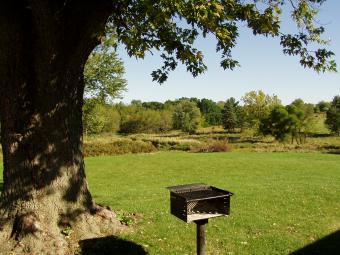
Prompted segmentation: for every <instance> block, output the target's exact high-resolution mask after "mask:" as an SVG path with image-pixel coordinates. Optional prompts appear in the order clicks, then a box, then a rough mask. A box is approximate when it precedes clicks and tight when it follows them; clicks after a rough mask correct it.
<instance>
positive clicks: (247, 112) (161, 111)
mask: <svg viewBox="0 0 340 255" xmlns="http://www.w3.org/2000/svg"><path fill="white" fill-rule="evenodd" d="M316 115H324V116H325V123H326V125H327V127H328V128H329V130H330V131H331V132H332V133H334V134H336V135H339V134H340V96H335V97H334V99H333V101H332V102H325V101H321V102H319V103H318V104H315V105H314V104H309V103H305V102H304V101H303V100H302V99H296V100H294V101H293V102H292V103H291V104H289V105H285V106H284V105H282V103H281V100H280V99H279V98H278V97H277V96H276V95H268V94H265V93H264V92H263V91H251V92H248V93H246V94H245V95H244V96H243V97H242V98H241V100H240V101H237V100H236V99H235V98H233V97H231V98H228V99H226V100H225V101H220V102H214V101H213V100H210V99H206V98H203V99H198V98H180V99H177V100H167V101H165V102H164V103H163V102H142V101H140V100H133V101H132V102H131V103H130V104H124V103H116V104H113V103H110V102H107V101H105V100H102V98H100V97H97V98H87V99H85V104H84V118H83V121H84V132H85V133H86V134H99V133H103V132H120V133H126V134H131V133H162V132H168V131H170V130H182V131H183V132H188V133H195V132H196V131H197V129H198V128H199V127H210V126H222V127H223V128H224V129H225V130H226V132H242V131H243V130H244V129H251V130H253V131H254V132H255V133H256V134H262V135H272V136H273V137H275V138H276V139H277V140H279V141H284V140H287V139H288V138H290V139H291V141H292V142H297V143H303V142H304V141H305V140H306V137H307V136H308V134H310V133H311V131H312V128H313V126H314V125H315V123H314V122H315V116H316Z"/></svg>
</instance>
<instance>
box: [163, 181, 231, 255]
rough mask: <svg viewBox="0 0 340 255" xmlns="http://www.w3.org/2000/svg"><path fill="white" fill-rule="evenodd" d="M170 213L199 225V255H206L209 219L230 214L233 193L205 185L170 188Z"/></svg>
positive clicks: (196, 184)
mask: <svg viewBox="0 0 340 255" xmlns="http://www.w3.org/2000/svg"><path fill="white" fill-rule="evenodd" d="M168 189H169V190H170V211H171V214H173V215H175V216H176V217H177V218H179V219H181V220H183V221H185V222H187V223H190V222H195V223H196V225H197V254H198V255H204V254H205V253H204V248H205V226H204V225H205V224H207V223H208V219H210V218H214V217H219V216H227V215H229V214H230V197H231V196H232V195H233V193H231V192H229V191H227V190H222V189H219V188H216V187H213V186H209V185H206V184H204V183H195V184H186V185H179V186H172V187H168Z"/></svg>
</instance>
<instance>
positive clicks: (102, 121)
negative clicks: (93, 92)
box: [83, 98, 120, 135]
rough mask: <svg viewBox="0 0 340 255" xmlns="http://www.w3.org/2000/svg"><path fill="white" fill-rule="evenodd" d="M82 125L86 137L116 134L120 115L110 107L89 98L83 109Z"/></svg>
mask: <svg viewBox="0 0 340 255" xmlns="http://www.w3.org/2000/svg"><path fill="white" fill-rule="evenodd" d="M83 125H84V133H85V134H87V135H91V134H99V133H104V132H111V133H116V132H118V131H119V127H120V115H119V113H118V111H117V110H115V109H114V107H113V106H112V105H108V104H104V103H103V102H102V101H101V99H99V98H89V99H86V100H85V104H84V107H83Z"/></svg>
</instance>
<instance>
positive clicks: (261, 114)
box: [242, 90, 281, 130]
mask: <svg viewBox="0 0 340 255" xmlns="http://www.w3.org/2000/svg"><path fill="white" fill-rule="evenodd" d="M242 101H243V104H244V106H243V110H244V113H245V121H246V122H247V125H248V127H252V128H253V129H255V130H257V129H258V127H259V124H260V121H261V120H262V119H264V118H267V117H268V115H269V113H270V111H271V110H272V109H273V108H274V107H275V106H277V105H281V101H280V99H278V97H277V96H275V95H273V96H269V95H267V94H265V93H264V92H263V91H262V90H259V91H250V92H248V93H246V94H245V95H244V96H243V97H242Z"/></svg>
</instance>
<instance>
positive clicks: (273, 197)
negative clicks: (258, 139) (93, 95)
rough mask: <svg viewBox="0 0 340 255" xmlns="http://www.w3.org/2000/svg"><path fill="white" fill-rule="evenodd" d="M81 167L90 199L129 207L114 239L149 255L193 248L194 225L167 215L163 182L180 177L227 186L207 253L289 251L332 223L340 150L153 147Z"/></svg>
mask: <svg viewBox="0 0 340 255" xmlns="http://www.w3.org/2000/svg"><path fill="white" fill-rule="evenodd" d="M86 167H87V177H88V181H89V185H90V189H91V191H92V194H93V196H94V198H95V200H96V202H98V203H101V204H105V205H109V206H111V207H112V209H113V210H116V211H118V212H119V213H120V214H124V213H125V214H132V213H135V214H136V216H135V218H136V222H135V223H134V224H132V226H131V228H133V231H132V232H129V233H126V234H124V236H123V237H122V238H124V239H127V240H130V241H132V242H135V243H137V244H139V245H142V246H143V247H144V249H145V250H146V251H147V252H149V254H157V255H163V254H164V255H167V254H169V255H175V254H178V255H184V254H187V255H189V254H190V255H191V254H195V238H196V234H195V225H194V224H186V223H184V222H181V221H180V220H178V219H176V218H175V217H174V216H172V215H170V213H169V194H168V190H166V189H165V187H167V186H171V185H178V184H185V183H195V182H205V183H208V184H210V185H214V186H217V187H220V188H224V189H227V190H230V191H232V192H234V193H235V195H234V196H233V197H232V201H231V202H232V203H231V216H230V217H223V218H218V219H212V220H210V221H209V224H208V225H207V254H212V255H219V254H226V255H228V254H235V255H238V254H268V255H269V254H271V255H272V254H290V253H292V252H294V251H296V250H299V249H300V248H302V247H304V246H306V245H308V244H310V243H313V242H315V241H317V240H319V239H321V238H323V237H325V236H327V235H329V234H331V233H334V232H336V231H339V230H340V155H330V154H321V153H247V152H231V153H207V154H197V153H185V152H161V153H154V154H138V155H122V156H113V157H96V158H87V159H86ZM0 178H1V177H0ZM0 183H1V180H0ZM338 251H339V250H338ZM306 254H310V253H306ZM320 254H325V253H320Z"/></svg>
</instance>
